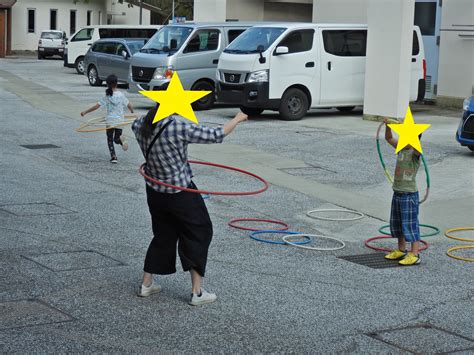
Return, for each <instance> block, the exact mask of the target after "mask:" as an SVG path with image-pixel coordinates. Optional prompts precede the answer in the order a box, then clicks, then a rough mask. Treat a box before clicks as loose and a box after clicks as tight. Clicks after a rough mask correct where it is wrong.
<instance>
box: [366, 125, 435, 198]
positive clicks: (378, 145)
mask: <svg viewBox="0 0 474 355" xmlns="http://www.w3.org/2000/svg"><path fill="white" fill-rule="evenodd" d="M384 125H385V123H383V122H382V123H381V124H380V125H379V127H378V128H377V133H376V134H375V141H376V143H377V152H378V155H379V159H380V164H381V165H382V168H383V170H384V173H385V176H386V177H387V180H388V182H389V183H390V184H391V185H393V176H392V175H391V174H390V171H389V170H388V168H387V166H386V165H385V161H384V159H383V155H382V151H381V149H380V139H379V137H380V131H381V129H382V127H383V126H384ZM421 160H422V162H423V166H424V168H425V174H426V190H425V195H424V196H423V198H422V199H421V200H420V204H422V203H423V202H425V201H426V200H427V199H428V195H429V193H430V185H431V182H430V172H429V170H428V165H427V164H426V160H425V157H424V156H423V154H422V155H421Z"/></svg>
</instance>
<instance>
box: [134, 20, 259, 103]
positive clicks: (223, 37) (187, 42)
mask: <svg viewBox="0 0 474 355" xmlns="http://www.w3.org/2000/svg"><path fill="white" fill-rule="evenodd" d="M256 24H257V23H247V22H246V23H242V22H226V23H183V24H173V25H168V26H165V27H163V28H162V29H161V30H159V31H158V32H157V33H156V34H155V35H154V36H153V37H152V38H150V40H149V41H148V42H147V44H146V45H145V46H144V47H143V48H142V49H141V50H140V52H139V53H136V54H135V55H134V56H133V57H132V58H131V61H130V63H131V65H130V72H129V81H128V83H129V90H130V91H131V92H138V91H140V90H161V89H163V88H164V87H165V86H166V85H167V84H168V82H169V81H170V79H171V76H172V75H173V72H174V71H177V72H178V73H179V78H180V80H181V82H182V84H183V87H184V89H185V90H207V91H212V92H214V91H215V86H216V83H215V81H216V68H217V64H218V62H219V56H220V55H221V53H222V51H223V50H224V48H225V47H227V45H228V44H229V43H231V42H232V41H233V40H234V39H235V38H237V37H238V36H239V35H240V34H241V33H242V32H244V31H245V30H246V29H247V28H249V27H252V26H254V25H256ZM214 101H215V95H214V94H209V95H207V96H206V97H203V98H202V99H201V100H199V101H196V102H195V103H194V104H193V108H194V109H195V110H206V109H209V108H211V107H212V105H213V104H214Z"/></svg>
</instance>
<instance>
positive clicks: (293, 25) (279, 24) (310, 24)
mask: <svg viewBox="0 0 474 355" xmlns="http://www.w3.org/2000/svg"><path fill="white" fill-rule="evenodd" d="M254 26H255V27H286V28H289V29H291V28H300V27H323V28H336V27H350V28H367V25H364V24H356V23H313V22H272V23H268V24H266V23H258V24H256V25H254Z"/></svg>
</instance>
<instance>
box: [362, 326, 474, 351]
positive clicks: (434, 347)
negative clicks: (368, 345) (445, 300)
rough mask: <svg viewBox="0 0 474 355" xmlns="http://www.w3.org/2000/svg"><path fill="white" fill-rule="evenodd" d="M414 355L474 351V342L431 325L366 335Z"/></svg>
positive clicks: (385, 330)
mask: <svg viewBox="0 0 474 355" xmlns="http://www.w3.org/2000/svg"><path fill="white" fill-rule="evenodd" d="M365 335H367V336H369V337H371V338H373V339H376V340H378V341H380V342H383V343H385V344H389V345H392V346H395V347H397V348H399V349H401V350H403V351H406V352H409V353H412V354H446V353H454V352H461V351H463V352H464V351H465V352H466V353H470V351H472V350H474V340H473V339H470V338H468V337H465V336H463V335H460V334H457V333H454V332H451V331H449V330H445V329H441V328H438V327H436V326H433V325H431V324H416V325H412V326H407V327H402V328H395V329H384V330H378V331H376V332H373V333H367V334H365Z"/></svg>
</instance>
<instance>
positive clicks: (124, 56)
mask: <svg viewBox="0 0 474 355" xmlns="http://www.w3.org/2000/svg"><path fill="white" fill-rule="evenodd" d="M122 57H123V59H128V53H127V51H122Z"/></svg>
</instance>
